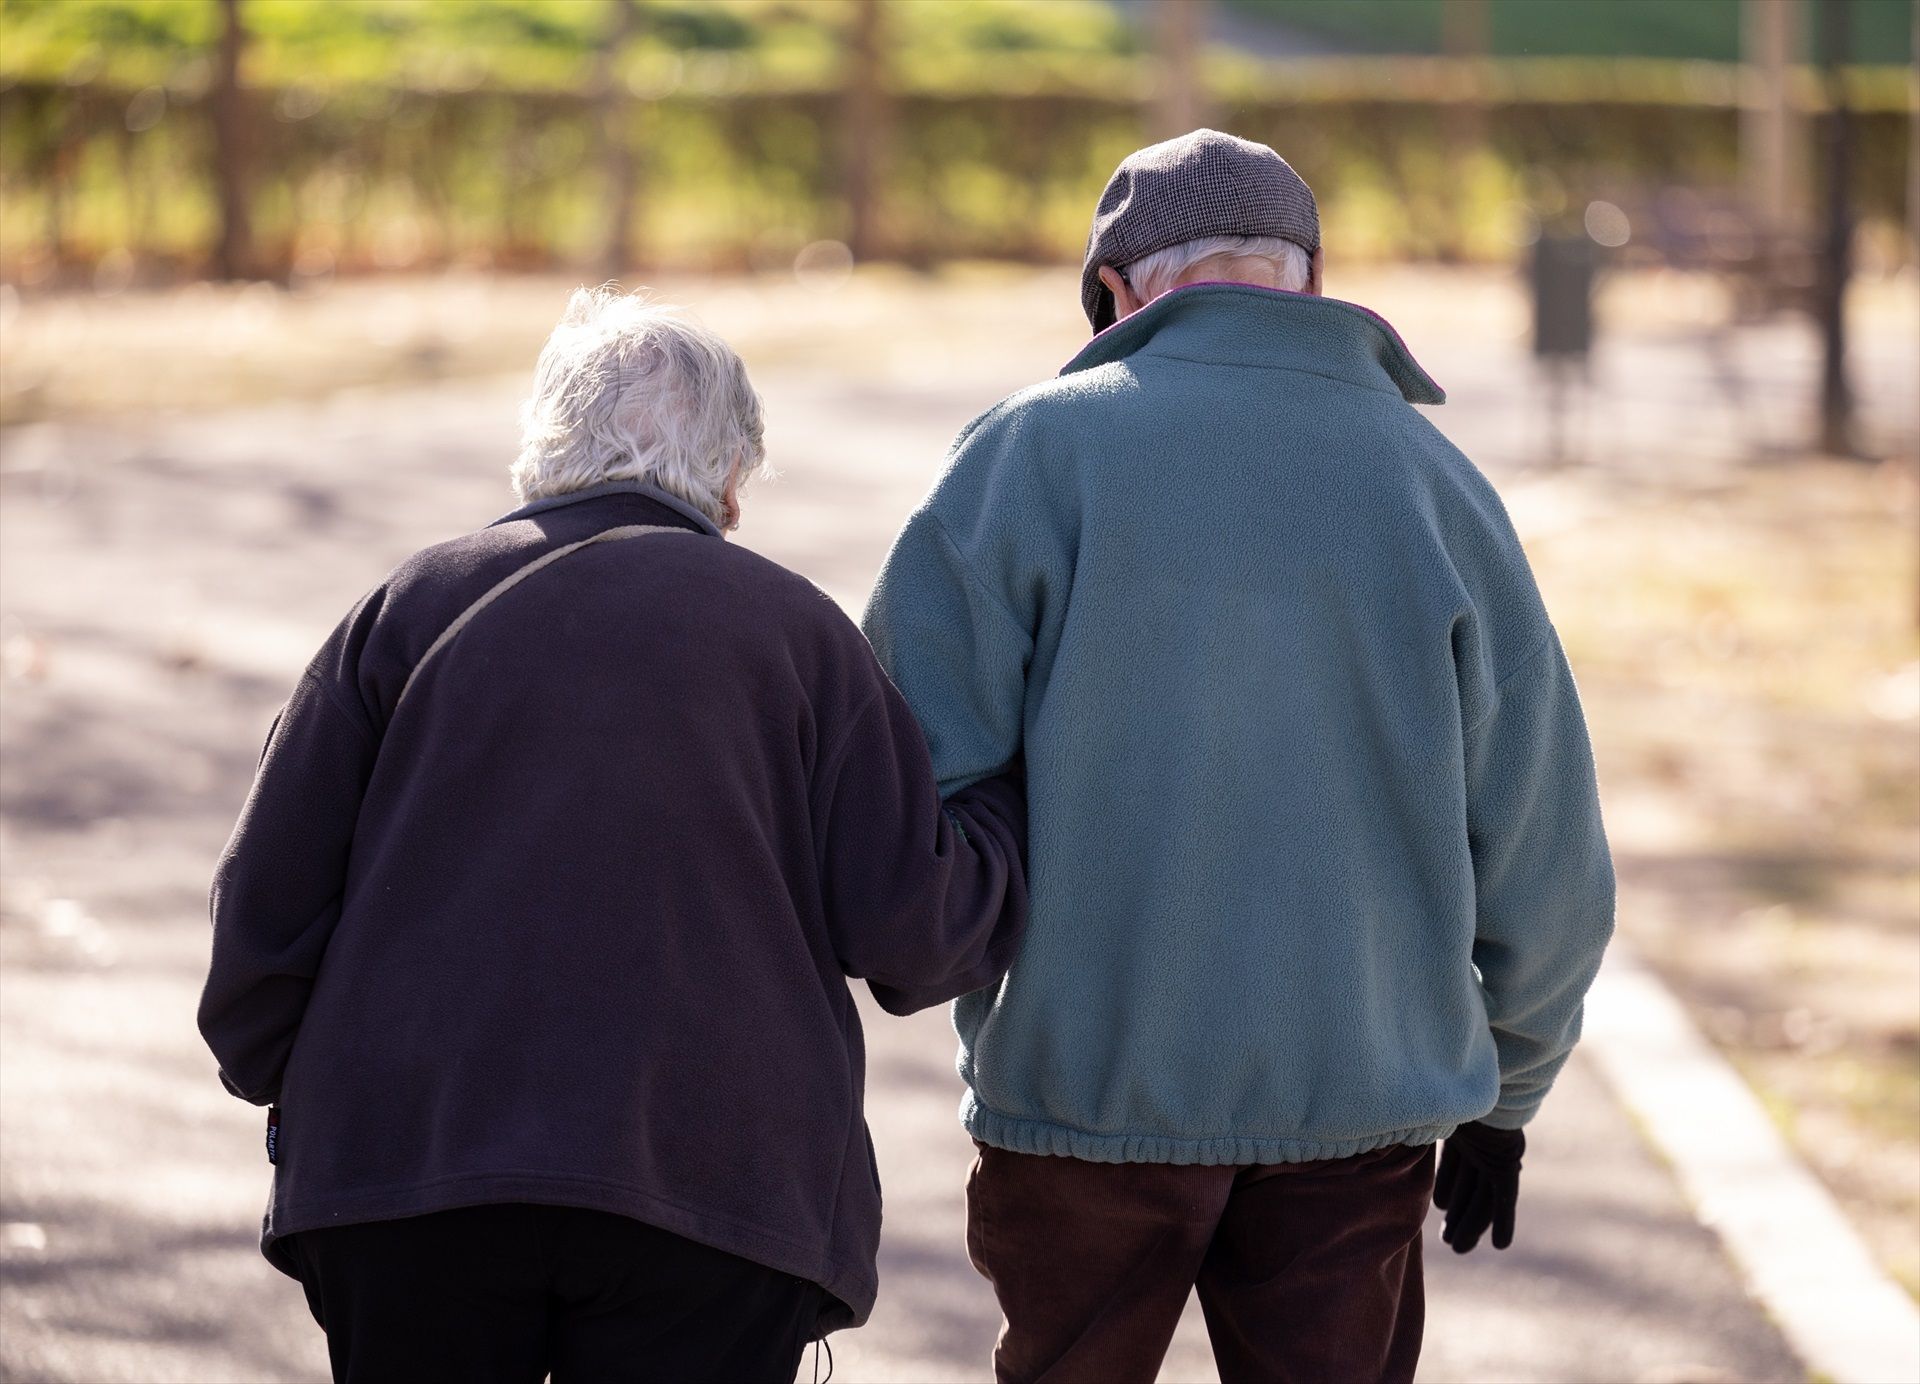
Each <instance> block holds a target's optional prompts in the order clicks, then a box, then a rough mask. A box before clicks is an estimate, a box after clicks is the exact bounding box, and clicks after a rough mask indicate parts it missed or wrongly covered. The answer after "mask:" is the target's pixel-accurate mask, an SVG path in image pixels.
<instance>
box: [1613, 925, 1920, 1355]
mask: <svg viewBox="0 0 1920 1384" xmlns="http://www.w3.org/2000/svg"><path fill="white" fill-rule="evenodd" d="M1582 1047H1583V1048H1584V1049H1585V1051H1586V1052H1587V1053H1588V1054H1589V1055H1590V1056H1591V1057H1593V1058H1594V1059H1595V1061H1596V1062H1597V1064H1598V1066H1599V1068H1600V1071H1601V1074H1602V1076H1604V1077H1605V1079H1606V1081H1607V1083H1608V1084H1609V1085H1610V1086H1611V1087H1612V1088H1613V1091H1614V1094H1615V1095H1616V1096H1618V1097H1619V1099H1620V1101H1621V1103H1622V1104H1623V1105H1625V1106H1626V1107H1627V1109H1628V1110H1629V1111H1631V1112H1632V1113H1633V1114H1634V1115H1635V1116H1636V1117H1638V1119H1639V1121H1640V1124H1641V1127H1642V1129H1643V1130H1644V1132H1645V1133H1646V1135H1647V1137H1648V1139H1649V1140H1650V1141H1651V1142H1652V1143H1653V1145H1654V1147H1655V1148H1656V1149H1658V1150H1659V1152H1660V1153H1661V1154H1662V1155H1664V1156H1665V1157H1666V1159H1667V1161H1668V1162H1669V1163H1670V1164H1671V1165H1672V1167H1673V1171H1674V1175H1675V1177H1676V1178H1677V1180H1678V1181H1679V1183H1680V1190H1681V1192H1682V1193H1683V1194H1684V1195H1685V1197H1686V1198H1687V1200H1688V1201H1689V1202H1691V1203H1692V1205H1693V1208H1694V1211H1695V1214H1697V1215H1698V1216H1699V1218H1700V1220H1701V1222H1702V1224H1704V1225H1707V1226H1710V1227H1711V1228H1712V1229H1713V1230H1714V1231H1715V1232H1716V1233H1718V1234H1719V1236H1720V1239H1721V1241H1722V1242H1723V1243H1724V1244H1725V1245H1726V1247H1727V1253H1728V1254H1729V1255H1730V1256H1731V1257H1732V1259H1733V1261H1734V1263H1735V1264H1736V1265H1737V1266H1738V1267H1739V1269H1740V1272H1741V1274H1742V1275H1743V1276H1744V1277H1745V1279H1746V1282H1747V1287H1748V1289H1749V1290H1750V1291H1751V1292H1752V1293H1753V1295H1754V1296H1755V1297H1756V1298H1758V1299H1759V1301H1760V1303H1761V1305H1762V1306H1764V1307H1765V1308H1766V1310H1767V1312H1768V1314H1769V1315H1771V1316H1772V1318H1773V1320H1774V1321H1775V1322H1776V1323H1777V1324H1778V1325H1779V1327H1780V1330H1781V1332H1782V1333H1783V1334H1784V1335H1785V1336H1786V1338H1787V1343H1788V1344H1789V1345H1790V1346H1792V1348H1793V1349H1794V1351H1795V1352H1796V1353H1797V1354H1798V1355H1799V1356H1800V1359H1801V1362H1802V1363H1803V1364H1805V1365H1806V1366H1807V1368H1808V1369H1809V1370H1810V1371H1813V1372H1814V1373H1815V1374H1817V1375H1824V1376H1827V1377H1829V1378H1831V1379H1833V1380H1835V1381H1838V1384H1920V1309H1916V1308H1915V1306H1914V1303H1913V1300H1912V1299H1911V1298H1909V1297H1908V1296H1907V1295H1906V1293H1905V1292H1903V1291H1902V1290H1901V1288H1900V1286H1899V1285H1898V1284H1896V1283H1895V1282H1894V1281H1893V1280H1892V1279H1891V1278H1889V1277H1888V1276H1887V1275H1886V1273H1885V1272H1884V1271H1883V1270H1882V1269H1881V1268H1880V1266H1879V1265H1878V1264H1877V1263H1876V1262H1875V1261H1874V1258H1873V1256H1872V1254H1871V1253H1870V1252H1869V1251H1868V1250H1867V1247H1866V1245H1865V1244H1864V1243H1863V1242H1862V1241H1861V1239H1860V1236H1859V1234H1858V1233H1857V1232H1856V1231H1855V1230H1854V1228H1853V1226H1852V1225H1850V1224H1849V1223H1848V1221H1847V1219H1846V1217H1845V1216H1844V1215H1843V1214H1842V1213H1841V1211H1840V1208H1839V1207H1838V1206H1837V1205H1836V1204H1835V1203H1834V1200H1833V1197H1832V1195H1831V1194H1830V1193H1829V1192H1828V1191H1827V1189H1826V1187H1825V1186H1823V1185H1822V1184H1821V1183H1820V1181H1819V1180H1818V1179H1817V1178H1815V1177H1814V1175H1813V1174H1812V1173H1811V1172H1809V1171H1808V1170H1807V1169H1806V1167H1805V1166H1804V1165H1803V1164H1802V1163H1801V1162H1800V1161H1799V1159H1797V1158H1796V1157H1795V1156H1794V1154H1793V1152H1792V1151H1791V1150H1790V1149H1789V1148H1788V1147H1787V1143H1786V1140H1785V1139H1784V1138H1782V1137H1781V1134H1780V1132H1779V1130H1778V1129H1776V1128H1775V1127H1774V1124H1773V1121H1772V1120H1771V1119H1769V1118H1768V1117H1767V1112H1766V1111H1765V1110H1764V1109H1763V1108H1762V1107H1761V1105H1760V1102H1759V1100H1757V1099H1756V1098H1755V1096H1754V1094H1753V1092H1752V1091H1751V1090H1749V1089H1748V1087H1747V1085H1746V1083H1745V1082H1744V1081H1742V1080H1741V1079H1740V1076H1739V1074H1738V1073H1737V1072H1735V1071H1734V1069H1733V1068H1732V1067H1731V1066H1730V1065H1729V1064H1728V1063H1727V1060H1726V1059H1725V1058H1724V1057H1722V1056H1721V1055H1720V1054H1719V1053H1718V1052H1717V1051H1715V1050H1714V1048H1713V1046H1712V1045H1711V1044H1710V1043H1708V1041H1707V1040H1706V1039H1705V1038H1704V1037H1702V1036H1701V1034H1700V1031H1699V1030H1698V1029H1696V1028H1695V1027H1694V1025H1693V1021H1692V1020H1691V1019H1689V1018H1688V1017H1687V1014H1686V1011H1685V1010H1684V1009H1682V1008H1681V1006H1680V1002H1679V1001H1678V1000H1677V999H1675V998H1674V996H1673V994H1672V992H1671V991H1669V990H1668V989H1667V988H1666V986H1665V985H1663V984H1661V982H1660V981H1659V979H1658V978H1657V977H1655V976H1654V974H1653V973H1652V972H1651V971H1649V970H1648V969H1647V968H1646V966H1645V965H1644V964H1643V963H1641V962H1640V960H1639V959H1638V958H1637V957H1635V956H1634V955H1633V952H1632V950H1631V949H1630V948H1629V947H1627V946H1626V945H1624V944H1623V943H1622V942H1621V941H1620V940H1619V938H1618V937H1616V938H1615V940H1614V942H1613V944H1612V946H1611V947H1610V948H1609V950H1608V953H1607V959H1606V962H1605V964H1604V965H1603V966H1602V967H1601V970H1600V978H1599V980H1598V981H1597V982H1596V983H1595V985H1594V987H1593V992H1592V994H1591V995H1590V996H1589V997H1588V999H1587V1018H1586V1029H1585V1034H1584V1037H1583V1040H1582Z"/></svg>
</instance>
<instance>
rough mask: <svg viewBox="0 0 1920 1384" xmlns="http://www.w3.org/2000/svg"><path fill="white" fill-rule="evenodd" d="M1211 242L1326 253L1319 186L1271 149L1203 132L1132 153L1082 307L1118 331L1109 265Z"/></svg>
mask: <svg viewBox="0 0 1920 1384" xmlns="http://www.w3.org/2000/svg"><path fill="white" fill-rule="evenodd" d="M1210 235H1258V236H1277V237H1278V238H1280V239H1281V240H1291V241H1292V242H1293V243H1294V244H1296V245H1298V246H1300V247H1302V248H1303V249H1305V250H1306V251H1307V253H1308V254H1312V253H1313V252H1314V251H1315V250H1318V249H1319V248H1320V208H1319V207H1318V205H1316V204H1315V202H1314V200H1313V189H1312V188H1310V187H1308V186H1307V184H1306V180H1305V179H1304V178H1302V177H1301V176H1300V175H1299V174H1298V173H1296V172H1294V171H1293V169H1292V167H1291V166H1290V165H1289V164H1288V163H1287V161H1286V160H1285V159H1283V158H1281V157H1280V156H1279V155H1278V154H1276V153H1274V152H1273V150H1271V149H1269V148H1268V147H1267V146H1266V145H1264V144H1255V143H1254V142H1253V141H1252V140H1247V139H1240V138H1238V137H1236V136H1234V135H1223V134H1221V133H1220V131H1218V130H1195V131H1194V132H1193V133H1192V134H1186V135H1181V136H1180V137H1179V138H1178V139H1170V140H1167V141H1166V142H1165V143H1164V144H1151V145H1148V146H1147V147H1146V148H1145V149H1139V150H1136V151H1135V152H1133V153H1131V154H1128V155H1127V156H1126V157H1125V158H1124V159H1122V160H1121V161H1120V166H1119V167H1118V168H1117V169H1115V170H1114V173H1113V177H1112V178H1111V179H1109V180H1108V182H1107V190H1106V191H1105V192H1102V193H1101V194H1100V205H1099V206H1098V207H1096V208H1095V209H1094V213H1093V232H1092V234H1090V235H1089V236H1088V237H1087V262H1086V264H1085V265H1083V266H1082V267H1081V270H1080V304H1081V306H1082V307H1084V308H1085V309H1086V310H1087V320H1088V321H1089V322H1091V323H1093V329H1094V330H1095V331H1096V332H1097V331H1103V330H1104V329H1106V328H1108V327H1111V326H1112V325H1113V318H1114V312H1113V295H1112V294H1111V293H1109V292H1107V287H1106V285H1105V284H1103V283H1101V282H1100V266H1101V265H1107V266H1109V267H1110V268H1113V269H1125V268H1126V267H1127V266H1128V265H1129V264H1132V263H1133V262H1134V261H1135V260H1137V259H1140V258H1142V257H1143V256H1146V255H1151V254H1152V253H1153V252H1154V251H1156V250H1164V249H1166V248H1167V247H1168V246H1169V245H1179V244H1181V243H1183V242H1185V241H1189V240H1198V239H1200V238H1201V237H1202V236H1210Z"/></svg>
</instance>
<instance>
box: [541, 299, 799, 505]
mask: <svg viewBox="0 0 1920 1384" xmlns="http://www.w3.org/2000/svg"><path fill="white" fill-rule="evenodd" d="M761 433H762V421H761V415H760V396H759V395H757V394H755V393H754V392H753V385H752V384H751V383H750V382H749V381H748V379H747V368H746V366H745V365H743V364H741V361H740V357H739V356H737V355H735V354H734V353H733V348H732V347H730V346H728V345H727V343H726V342H724V341H722V340H721V339H720V338H719V337H718V336H716V335H714V334H713V333H712V332H710V331H708V330H707V329H706V328H705V327H702V326H700V325H699V324H697V323H695V322H692V321H689V320H688V319H686V318H684V317H682V316H680V314H679V311H678V309H676V308H671V307H666V306H662V305H658V304H654V303H649V302H647V301H646V300H645V299H644V298H639V297H636V296H633V295H631V294H626V293H622V292H620V291H619V290H618V289H615V288H581V289H576V290H575V291H574V294H573V297H572V298H570V299H569V300H568V301H567V310H566V313H565V315H564V316H562V317H561V319H560V325H559V326H557V327H555V328H554V329H553V335H552V336H550V337H548V338H547V344H546V346H545V347H544V348H543V349H542V350H541V352H540V363H539V364H538V365H537V366H536V367H535V368H534V375H533V393H532V394H531V395H530V396H529V397H528V399H527V401H526V402H525V403H524V404H522V405H521V406H520V455H519V457H518V458H516V459H515V461H514V463H513V467H512V470H511V475H512V478H513V488H514V491H515V492H516V493H517V494H518V495H519V496H520V498H521V500H523V501H526V500H541V499H546V498H547V497H549V496H553V495H564V494H566V493H568V492H569V491H573V490H581V489H584V488H585V487H587V486H590V485H598V484H599V483H600V482H602V481H622V480H639V481H650V482H652V483H653V484H654V485H657V486H659V487H660V488H661V489H663V490H666V491H668V492H669V493H671V494H673V495H676V496H678V497H679V498H680V499H682V500H685V501H686V502H687V503H688V504H690V505H692V506H693V507H694V508H695V509H697V510H699V511H700V512H701V513H702V514H704V515H706V516H707V517H708V518H709V519H712V520H713V521H714V522H715V523H716V524H720V525H722V526H723V527H724V526H725V523H726V520H725V518H724V517H723V508H724V503H723V502H724V496H725V494H726V489H727V478H728V477H729V476H730V475H731V474H732V473H733V468H734V466H735V464H736V463H738V465H739V466H740V471H741V480H742V482H743V483H744V482H745V479H746V477H747V476H748V475H750V474H751V473H752V472H753V471H754V470H755V469H756V468H757V467H758V466H759V465H760V463H761V461H762V459H763V458H764V457H765V455H766V449H765V447H764V445H763V443H762V441H761Z"/></svg>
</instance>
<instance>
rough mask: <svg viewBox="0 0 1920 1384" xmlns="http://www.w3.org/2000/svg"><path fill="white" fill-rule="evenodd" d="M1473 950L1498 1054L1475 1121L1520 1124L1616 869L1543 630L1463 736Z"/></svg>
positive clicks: (1565, 673)
mask: <svg viewBox="0 0 1920 1384" xmlns="http://www.w3.org/2000/svg"><path fill="white" fill-rule="evenodd" d="M1466 751H1467V834H1468V840H1469V842H1470V844H1471V847H1472V851H1473V873H1474V885H1475V890H1476V893H1477V898H1478V924H1477V927H1476V929H1475V939H1474V947H1473V960H1474V964H1475V965H1476V966H1477V967H1479V969H1480V974H1481V976H1482V978H1483V983H1484V986H1485V990H1486V1003H1487V1017H1488V1020H1489V1022H1490V1023H1491V1025H1492V1027H1493V1037H1494V1043H1495V1046H1496V1047H1497V1049H1498V1051H1499V1055H1500V1100H1499V1103H1498V1104H1497V1105H1496V1106H1495V1107H1494V1108H1493V1111H1492V1113H1490V1114H1488V1115H1486V1116H1485V1117H1484V1118H1483V1120H1482V1123H1484V1124H1488V1125H1492V1126H1494V1127H1495V1128H1499V1129H1518V1128H1520V1127H1521V1126H1522V1125H1524V1124H1525V1123H1526V1122H1527V1121H1528V1120H1529V1119H1530V1118H1532V1116H1533V1113H1534V1111H1535V1110H1536V1109H1538V1107H1539V1105H1540V1102H1541V1101H1542V1099H1544V1098H1545V1096H1546V1093H1547V1089H1548V1088H1549V1087H1550V1086H1551V1085H1552V1084H1553V1079H1554V1077H1555V1076H1556V1075H1558V1073H1559V1071H1560V1068H1561V1066H1562V1065H1564V1064H1565V1062H1566V1060H1567V1056H1568V1054H1569V1053H1570V1052H1572V1050H1573V1045H1574V1043H1575V1042H1576V1041H1577V1040H1578V1039H1579V1036H1580V1015H1581V1006H1582V1003H1583V1002H1584V1000H1585V998H1586V993H1587V988H1588V987H1589V986H1590V985H1592V983H1593V978H1594V975H1595V973H1596V972H1597V971H1598V970H1599V967H1600V955H1601V953H1602V952H1603V951H1604V950H1605V948H1606V945H1607V939H1608V938H1609V937H1610V936H1611V935H1612V933H1613V899H1614V889H1613V862H1612V860H1611V858H1610V856H1609V855H1608V851H1607V839H1606V834H1605V832H1604V831H1603V829H1602V827H1601V823H1600V799H1599V791H1598V787H1597V785H1596V783H1595V780H1594V770H1593V751H1592V748H1591V746H1590V745H1589V744H1588V740H1587V727H1586V721H1585V719H1584V718H1583V716H1582V715H1581V712H1580V698H1579V694H1578V693H1577V692H1576V691H1575V689H1574V683H1573V673H1572V670H1571V669H1569V668H1568V666H1567V659H1566V655H1565V653H1564V652H1563V651H1562V650H1561V648H1560V641H1559V639H1558V637H1557V636H1555V635H1554V634H1553V633H1552V632H1551V631H1549V632H1548V633H1547V635H1546V638H1545V640H1544V641H1543V642H1542V643H1541V645H1540V646H1539V647H1538V648H1537V649H1536V650H1535V651H1534V653H1533V654H1532V655H1531V656H1529V657H1528V658H1527V660H1526V661H1525V662H1524V663H1522V664H1521V665H1520V666H1519V667H1518V668H1515V669H1513V670H1511V671H1510V672H1508V673H1507V674H1506V675H1505V676H1504V677H1503V678H1502V679H1501V680H1500V683H1499V685H1498V686H1497V687H1496V688H1495V690H1494V694H1493V705H1492V708H1491V709H1490V710H1489V711H1487V712H1486V713H1485V714H1484V715H1483V716H1482V717H1481V718H1480V720H1479V722H1478V723H1477V724H1476V725H1474V726H1472V727H1470V728H1469V729H1468V731H1467V734H1466Z"/></svg>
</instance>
